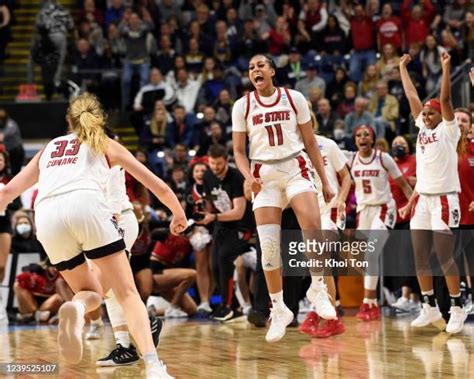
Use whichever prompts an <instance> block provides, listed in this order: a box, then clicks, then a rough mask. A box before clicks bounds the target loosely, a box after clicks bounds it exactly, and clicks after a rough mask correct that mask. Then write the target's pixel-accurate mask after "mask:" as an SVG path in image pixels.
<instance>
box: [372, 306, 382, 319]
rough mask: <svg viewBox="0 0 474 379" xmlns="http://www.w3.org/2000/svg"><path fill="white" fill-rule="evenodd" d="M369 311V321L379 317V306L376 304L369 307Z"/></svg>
mask: <svg viewBox="0 0 474 379" xmlns="http://www.w3.org/2000/svg"><path fill="white" fill-rule="evenodd" d="M369 313H370V321H373V320H378V319H380V308H379V307H378V306H377V305H374V306H372V308H370V311H369Z"/></svg>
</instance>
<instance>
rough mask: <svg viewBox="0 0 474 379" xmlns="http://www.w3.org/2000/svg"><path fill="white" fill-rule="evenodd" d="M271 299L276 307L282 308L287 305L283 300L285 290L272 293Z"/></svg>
mask: <svg viewBox="0 0 474 379" xmlns="http://www.w3.org/2000/svg"><path fill="white" fill-rule="evenodd" d="M270 299H271V300H272V306H273V308H275V309H282V308H284V307H285V303H284V302H283V290H282V291H280V292H277V293H271V294H270Z"/></svg>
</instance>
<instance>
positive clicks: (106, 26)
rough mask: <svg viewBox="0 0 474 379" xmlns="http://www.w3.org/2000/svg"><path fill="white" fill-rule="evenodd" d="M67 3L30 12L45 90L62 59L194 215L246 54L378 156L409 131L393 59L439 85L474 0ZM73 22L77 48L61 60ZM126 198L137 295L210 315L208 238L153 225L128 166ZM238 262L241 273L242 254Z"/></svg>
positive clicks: (459, 58)
mask: <svg viewBox="0 0 474 379" xmlns="http://www.w3.org/2000/svg"><path fill="white" fill-rule="evenodd" d="M3 2H4V0H3ZM2 4H3V3H2V0H0V10H1V9H2V7H3V5H2ZM78 5H79V7H80V12H79V14H78V15H76V17H75V20H74V21H75V22H74V23H73V19H72V17H71V15H70V14H69V12H67V11H66V10H65V8H64V7H62V6H61V5H60V0H58V1H53V0H48V1H46V2H45V4H44V5H43V8H42V10H41V12H40V14H39V15H38V17H37V22H36V27H37V29H38V32H39V35H40V37H39V39H37V43H36V44H35V49H36V50H35V49H33V55H34V54H36V55H37V56H36V58H35V59H34V60H35V62H37V63H39V64H41V65H42V69H43V76H44V75H46V76H48V79H47V82H48V83H49V87H48V91H49V92H48V97H50V96H51V95H52V93H53V92H54V90H55V88H56V89H57V88H58V87H60V86H61V81H63V80H64V78H65V77H67V75H66V73H65V72H64V71H65V70H64V62H69V63H70V64H71V66H72V71H71V76H69V78H70V79H72V80H73V81H74V82H75V83H77V84H78V85H79V86H80V87H82V88H83V89H85V90H88V91H91V92H95V93H98V94H99V96H100V97H101V99H102V101H103V102H104V104H105V105H106V107H107V108H109V109H111V108H120V107H122V106H123V107H124V108H125V109H126V110H128V111H129V113H130V115H131V122H132V124H133V127H134V129H135V131H136V133H137V135H138V136H139V145H140V147H139V149H138V150H137V151H136V153H135V156H136V158H137V159H138V160H140V161H141V162H142V163H143V164H145V165H146V166H148V167H149V168H150V169H151V170H152V171H153V172H154V173H155V174H157V175H159V176H160V177H162V178H164V179H165V180H166V181H167V182H168V183H169V184H170V186H171V188H172V189H173V190H174V192H175V193H176V194H177V195H178V197H179V199H180V200H181V201H182V204H183V207H185V208H186V209H188V216H190V217H194V218H196V210H195V206H196V204H194V200H195V199H194V198H193V196H194V191H195V187H196V185H202V184H201V183H200V181H201V180H202V175H203V173H202V172H200V170H199V168H200V169H201V170H202V171H204V170H206V169H208V168H207V165H206V164H207V153H208V150H209V148H210V147H211V146H214V145H224V146H228V147H230V143H231V129H232V126H231V110H232V104H233V102H234V101H235V100H237V99H238V98H239V97H240V96H242V95H243V94H244V93H245V92H246V91H248V90H250V83H249V80H248V77H247V70H248V67H247V66H248V61H249V59H250V58H251V57H252V56H253V55H254V54H256V53H259V52H268V53H270V54H271V55H272V56H273V57H274V60H275V62H276V64H277V67H278V70H277V77H276V80H277V83H278V85H280V86H288V87H291V88H294V89H296V90H298V91H301V92H302V93H303V94H304V95H305V96H306V97H307V99H308V101H309V102H310V103H311V105H312V108H313V111H314V113H315V114H316V118H317V121H318V124H319V133H320V134H321V135H324V136H327V137H329V138H332V139H334V140H335V141H336V142H337V143H338V145H339V146H340V147H341V148H343V149H347V150H354V149H355V146H354V144H353V141H352V131H353V130H354V128H356V127H357V126H359V125H362V124H368V125H371V126H372V127H373V128H374V130H375V132H376V137H377V140H378V142H377V146H379V147H380V148H382V149H383V150H384V151H388V150H389V149H390V145H391V143H392V140H393V139H394V138H395V137H396V136H398V135H402V134H405V133H407V132H408V123H409V117H408V115H409V106H408V102H407V100H406V98H405V96H404V93H403V88H402V84H401V80H400V73H399V69H398V63H399V57H400V56H401V54H402V53H404V52H409V53H410V54H411V56H412V58H413V59H412V62H411V63H410V64H409V67H408V69H409V72H410V75H411V76H412V78H413V80H414V83H415V85H416V88H417V90H418V93H420V94H421V97H423V96H424V95H427V94H430V93H431V92H432V91H434V90H436V89H437V88H438V87H439V84H440V83H439V81H440V77H441V65H440V58H439V54H440V52H442V51H448V52H449V53H450V54H451V56H452V60H453V65H454V66H457V65H460V64H461V63H462V62H463V61H465V60H466V59H468V58H470V59H473V58H474V4H472V2H469V1H468V0H452V1H449V0H438V1H435V0H421V1H415V0H397V1H382V0H381V1H379V0H367V2H363V1H362V2H357V1H354V2H353V1H349V0H340V1H333V0H331V1H328V2H326V1H321V0H305V1H304V0H301V1H298V0H295V1H273V0H263V1H254V0H241V1H233V0H223V1H207V2H206V1H202V0H194V1H188V0H178V1H175V0H136V1H131V0H108V1H106V0H83V1H80V2H79V3H78ZM0 14H3V13H1V12H0ZM3 20H5V16H3ZM3 22H4V21H3ZM74 25H75V26H74ZM1 30H2V18H1V16H0V33H3V32H1ZM72 30H74V33H72V34H70V35H69V36H70V37H73V39H74V47H73V48H72V49H70V51H69V54H68V55H67V54H66V52H67V45H66V39H67V37H68V33H69V32H71V31H72ZM2 35H3V34H0V60H1V57H2V46H3V45H2V41H4V40H3V39H2V38H3V37H2ZM45 46H46V47H45ZM46 53H49V58H48V59H45V56H44V55H45V54H46ZM45 62H46V63H45ZM0 118H1V117H0ZM0 122H1V121H0ZM7 147H8V146H7ZM127 193H128V195H129V198H130V200H131V201H132V202H134V203H135V204H137V205H136V208H140V207H142V206H143V207H144V208H143V209H138V210H137V209H136V213H137V218H138V219H139V221H140V223H141V224H140V225H141V227H140V228H141V229H140V230H141V231H140V233H141V234H140V237H139V241H138V242H137V243H138V244H139V246H138V247H137V251H135V252H134V253H132V254H134V257H135V256H136V257H140V256H145V257H146V259H145V260H146V261H149V260H150V259H151V262H155V263H152V265H151V266H149V265H146V264H145V265H142V263H140V262H138V263H137V265H138V267H139V268H141V269H140V270H138V271H137V272H136V273H135V274H136V275H137V276H136V278H137V283H138V285H139V287H140V293H141V294H142V296H143V298H144V299H145V298H147V297H148V296H149V294H150V293H152V292H158V293H160V294H161V295H162V296H163V297H165V298H166V299H167V300H168V301H169V302H170V303H171V304H172V307H171V308H170V309H171V310H170V311H168V315H171V317H177V316H181V315H183V313H180V311H181V312H184V313H185V314H188V315H192V314H194V313H196V311H199V310H205V311H207V310H208V309H209V308H208V305H209V304H208V302H209V301H210V294H211V293H212V289H213V284H212V282H213V281H214V280H215V278H213V275H212V273H211V269H210V267H209V251H208V249H209V243H210V239H207V238H208V237H209V233H208V232H207V233H206V231H204V230H202V229H201V230H199V233H200V234H199V233H197V232H194V234H199V236H198V237H194V240H192V238H191V242H189V238H184V237H183V238H180V237H177V238H176V239H175V238H171V237H170V236H169V235H168V234H167V233H165V232H163V228H165V227H166V220H167V215H166V213H165V212H164V211H163V210H162V209H161V205H160V204H159V203H158V201H157V199H155V198H153V197H152V196H151V195H150V193H148V191H146V190H145V189H144V188H143V187H142V186H141V185H139V184H138V183H137V182H136V181H135V180H134V179H133V178H132V177H131V176H128V175H127ZM140 204H141V205H140ZM188 237H191V236H188ZM209 238H210V237H209ZM206 249H207V259H203V256H205V253H204V252H203V251H206ZM170 250H173V251H175V252H176V251H178V252H179V254H175V255H173V254H170ZM193 250H194V251H195V252H196V251H200V252H202V254H201V253H199V254H200V255H199V254H192V251H193ZM137 259H138V258H137ZM138 260H139V261H140V259H138ZM156 262H158V263H156ZM148 263H149V262H148ZM236 264H237V265H238V267H239V268H240V270H242V267H243V266H242V265H243V263H242V260H240V261H239V262H237V263H236ZM183 267H186V268H183ZM192 267H194V268H195V269H193V268H192ZM142 270H147V271H146V273H145V274H143V272H142ZM170 270H178V271H170ZM240 274H241V275H240V277H241V278H242V277H243V276H242V275H243V274H242V273H240ZM196 282H197V287H198V288H199V298H200V301H201V304H200V305H199V306H201V309H199V306H198V304H197V303H196V301H197V302H198V303H199V300H198V297H197V296H196V297H195V298H194V299H192V298H191V297H189V295H188V294H187V290H188V289H189V288H190V287H191V286H193V285H194V284H195V283H196ZM15 288H16V290H17V291H18V286H17V287H15ZM247 297H248V296H247ZM28 309H31V310H32V309H33V308H32V307H30V308H28ZM27 313H28V314H30V313H31V312H30V310H28V312H27Z"/></svg>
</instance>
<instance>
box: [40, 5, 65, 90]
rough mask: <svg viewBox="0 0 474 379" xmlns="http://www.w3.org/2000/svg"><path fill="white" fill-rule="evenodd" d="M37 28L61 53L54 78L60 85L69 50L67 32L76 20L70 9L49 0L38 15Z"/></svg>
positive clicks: (56, 83)
mask: <svg viewBox="0 0 474 379" xmlns="http://www.w3.org/2000/svg"><path fill="white" fill-rule="evenodd" d="M36 28H37V29H38V31H39V33H40V34H41V35H43V36H46V35H47V38H48V39H49V41H51V43H52V45H53V46H54V49H55V52H57V53H58V54H59V59H58V61H57V66H56V70H55V73H54V78H53V81H54V85H55V86H56V87H59V85H60V83H61V78H62V73H63V65H64V60H65V58H66V52H67V34H68V31H70V30H72V29H73V28H74V21H73V19H72V17H71V14H70V13H69V11H68V10H67V9H66V8H64V7H63V6H62V5H60V4H58V3H57V1H56V0H47V1H45V2H44V3H43V6H42V7H41V10H40V12H39V13H38V15H37V17H36Z"/></svg>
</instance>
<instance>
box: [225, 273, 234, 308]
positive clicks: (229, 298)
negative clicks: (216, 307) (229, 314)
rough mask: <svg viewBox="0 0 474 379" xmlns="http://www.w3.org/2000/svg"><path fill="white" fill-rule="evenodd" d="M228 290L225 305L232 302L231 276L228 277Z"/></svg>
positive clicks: (232, 285) (232, 281) (232, 287)
mask: <svg viewBox="0 0 474 379" xmlns="http://www.w3.org/2000/svg"><path fill="white" fill-rule="evenodd" d="M228 291H229V292H227V299H226V303H225V305H227V306H228V307H230V305H231V304H232V296H233V295H234V279H233V278H230V279H229V287H228Z"/></svg>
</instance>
